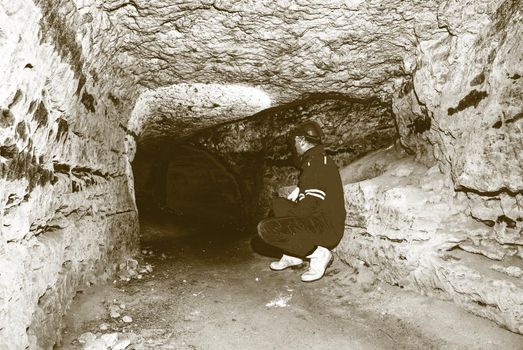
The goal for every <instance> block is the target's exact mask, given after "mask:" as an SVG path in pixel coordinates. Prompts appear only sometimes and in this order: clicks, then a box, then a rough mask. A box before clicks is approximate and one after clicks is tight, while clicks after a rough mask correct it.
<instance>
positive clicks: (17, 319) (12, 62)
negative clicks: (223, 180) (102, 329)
mask: <svg viewBox="0 0 523 350" xmlns="http://www.w3.org/2000/svg"><path fill="white" fill-rule="evenodd" d="M69 7H70V5H69ZM66 9H67V7H64V8H63V10H66ZM41 11H42V9H39V8H37V7H36V6H35V4H34V3H33V2H32V1H2V2H1V3H0V47H1V51H2V55H1V56H0V80H1V81H2V89H1V90H0V108H1V115H0V123H1V127H0V227H1V228H0V230H1V240H0V339H2V340H1V341H0V348H2V349H24V348H27V347H29V348H31V349H39V348H41V349H49V348H52V347H53V345H54V344H55V341H56V340H57V338H58V337H59V334H60V332H61V327H60V326H61V318H62V315H63V314H64V312H65V311H66V310H67V308H68V306H69V304H70V301H71V300H72V298H73V296H74V295H75V293H76V291H77V290H79V289H83V288H86V287H88V286H89V285H90V284H92V283H94V282H96V281H99V280H101V279H104V278H106V277H107V276H108V275H109V274H110V273H112V272H113V271H114V265H113V264H116V263H117V262H118V261H119V260H120V259H122V258H123V257H125V256H127V255H129V254H130V252H131V250H132V248H133V241H136V234H137V225H138V224H137V216H136V210H135V207H134V198H133V197H134V194H133V193H132V172H131V169H130V164H129V160H128V158H129V156H130V155H131V153H130V152H128V151H131V152H132V150H131V149H129V147H127V148H126V138H125V136H126V132H125V131H124V130H123V129H122V128H121V127H119V123H118V121H117V118H115V116H117V114H118V113H117V111H116V109H115V108H114V106H113V105H112V103H111V102H109V101H107V100H106V99H104V98H103V96H100V95H99V89H98V86H97V85H96V83H95V81H94V78H93V77H92V75H91V74H90V73H87V72H86V71H87V70H86V68H85V66H86V63H85V62H84V60H83V59H82V55H81V52H80V51H81V50H80V48H79V47H78V46H77V45H78V44H77V43H76V41H75V36H74V34H72V35H71V31H70V30H69V28H68V27H67V25H66V18H65V16H63V15H58V14H55V15H53V16H52V17H51V15H49V16H48V17H45V15H44V16H42V12H41ZM43 11H44V13H45V9H43ZM49 26H55V27H54V28H55V29H51V28H50V27H49ZM53 30H56V32H53ZM58 31H60V32H58ZM53 33H54V34H55V35H57V36H58V37H53ZM88 76H89V78H88ZM131 145H132V142H131V143H128V146H131Z"/></svg>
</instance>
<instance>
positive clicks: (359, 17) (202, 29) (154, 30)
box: [62, 0, 444, 136]
mask: <svg viewBox="0 0 523 350" xmlns="http://www.w3.org/2000/svg"><path fill="white" fill-rule="evenodd" d="M62 1H63V0H62ZM441 2H442V1H425V0H419V1H415V0H411V1H404V0H387V1H385V0H343V1H341V0H332V1H324V0H301V1H292V0H278V1H274V0H265V1H260V0H256V1H254V0H251V1H247V0H241V1H234V0H230V1H220V0H215V1H212V0H201V1H172V0H170V1H169V0H155V1H149V0H107V1H102V0H76V1H75V2H74V3H75V6H76V10H75V11H76V12H77V13H78V14H79V21H78V23H76V24H75V25H77V32H78V33H77V40H78V39H79V37H80V38H81V42H82V47H83V50H84V55H86V56H87V60H88V61H90V62H91V65H92V66H94V67H95V68H96V70H97V71H98V72H99V73H100V76H102V77H105V79H116V76H117V75H115V74H113V73H114V71H115V70H116V69H117V70H118V72H120V73H119V76H121V77H125V79H123V80H122V81H121V82H120V83H119V84H114V82H113V83H112V84H111V85H112V86H115V85H117V86H119V89H120V93H121V94H123V93H124V92H125V93H127V94H137V96H136V99H135V101H136V100H138V101H139V103H137V109H136V110H135V111H134V113H133V118H132V119H133V120H131V129H132V127H133V125H135V126H136V125H140V126H141V129H136V130H133V131H134V132H136V133H137V134H140V133H142V132H144V133H146V134H148V135H149V136H151V135H152V136H154V134H155V133H161V132H163V131H162V130H158V129H157V128H156V131H154V130H155V126H154V125H155V123H156V122H154V120H156V121H158V120H159V119H162V117H166V116H167V117H168V118H171V119H172V115H173V114H174V115H176V114H182V113H177V112H174V113H171V115H169V114H165V113H164V112H162V111H165V110H168V109H170V110H176V109H179V107H180V106H181V104H180V100H185V99H186V98H185V97H184V96H182V97H180V95H177V94H178V92H179V91H182V90H184V89H186V88H187V84H199V86H200V88H201V87H202V85H203V84H209V85H210V86H211V87H212V88H208V89H207V92H208V93H209V92H210V91H212V90H213V89H214V90H215V91H216V94H217V96H218V97H216V98H217V99H218V100H220V98H221V97H219V96H223V94H224V92H223V91H224V90H229V87H230V86H246V87H249V88H252V89H257V90H258V91H259V94H258V95H263V98H262V100H263V101H264V102H263V103H260V98H259V96H258V97H256V99H255V100H256V101H254V102H253V103H252V104H250V103H246V104H245V109H244V110H242V108H241V106H239V105H238V103H237V101H232V102H231V104H227V103H226V102H225V103H224V101H223V99H221V100H220V101H219V102H216V103H214V102H211V104H212V105H219V106H220V107H222V108H221V110H222V111H221V112H220V111H218V112H216V113H215V114H214V115H219V117H217V118H206V119H207V121H206V125H207V126H209V125H212V124H213V123H221V122H223V121H224V120H234V119H238V118H243V117H245V116H246V115H250V114H254V113H255V112H258V111H260V110H263V109H265V108H267V107H268V106H267V105H266V104H269V105H270V106H276V105H281V104H284V103H288V102H291V101H294V100H296V99H298V98H303V97H306V96H307V95H309V94H314V93H339V94H344V95H348V96H353V97H362V98H366V97H371V96H373V97H376V96H377V97H380V98H381V99H383V100H387V99H389V98H390V96H391V94H392V92H393V91H395V90H396V89H398V87H399V85H400V84H401V82H402V81H403V79H404V77H405V76H408V75H409V74H410V73H412V71H413V69H414V68H415V65H416V58H415V57H416V47H417V45H418V43H419V41H420V40H423V38H424V37H425V36H428V35H430V34H431V33H433V32H434V31H438V30H444V29H441V28H438V21H437V10H438V5H439V3H441ZM180 84H182V85H181V88H179V87H177V86H178V85H180ZM217 87H218V88H217ZM198 90H200V91H201V89H198ZM208 93H207V95H206V96H205V100H206V101H207V102H208V101H209V99H211V100H212V99H213V97H212V96H209V94H208ZM181 94H182V95H184V94H185V92H181ZM247 94H249V93H247ZM138 95H141V99H140V98H138ZM147 98H150V99H149V101H147V100H146V99H147ZM161 99H163V100H164V101H163V102H161V103H158V101H159V100H161ZM191 103H192V105H190V104H189V105H185V106H183V108H184V109H183V110H182V112H183V113H186V112H187V109H188V108H189V107H190V106H193V105H198V98H197V97H196V98H193V99H192V100H191ZM205 103H206V102H202V104H205ZM144 106H145V107H144ZM192 108H193V107H191V109H192ZM194 109H196V110H198V108H194ZM188 113H189V114H190V113H191V112H190V111H189V112H188ZM198 118H199V117H198V113H197V115H196V116H194V115H193V116H191V117H190V118H189V121H188V124H187V125H188V126H187V125H186V127H182V129H187V130H185V131H183V132H182V134H184V135H185V134H186V131H190V129H191V126H192V125H193V124H192V121H191V120H196V119H198ZM149 120H151V121H153V122H152V126H150V127H149V128H147V124H148V121H149ZM171 124H172V125H178V127H179V123H178V122H173V123H171ZM182 124H183V122H182ZM197 124H198V123H197ZM200 124H201V123H200ZM198 125H199V124H198ZM198 125H196V127H199V126H198ZM164 126H165V125H164ZM147 130H149V131H151V132H149V131H147ZM173 130H174V129H173ZM176 130H177V129H176ZM164 131H165V130H164Z"/></svg>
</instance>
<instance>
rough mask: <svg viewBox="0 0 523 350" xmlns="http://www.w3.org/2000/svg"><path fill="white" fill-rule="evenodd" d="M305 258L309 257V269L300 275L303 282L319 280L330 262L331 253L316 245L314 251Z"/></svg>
mask: <svg viewBox="0 0 523 350" xmlns="http://www.w3.org/2000/svg"><path fill="white" fill-rule="evenodd" d="M307 258H309V259H311V260H310V264H309V271H307V272H305V273H304V274H303V275H301V280H302V281H303V282H313V281H316V280H319V279H320V278H322V277H323V275H324V274H325V269H326V268H327V267H328V266H329V265H330V264H331V263H332V253H331V251H330V250H328V249H327V248H324V247H320V246H318V248H316V250H315V251H314V253H312V254H311V255H309V256H308V257H307Z"/></svg>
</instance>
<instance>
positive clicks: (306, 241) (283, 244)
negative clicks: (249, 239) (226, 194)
mask: <svg viewBox="0 0 523 350" xmlns="http://www.w3.org/2000/svg"><path fill="white" fill-rule="evenodd" d="M258 235H259V236H260V237H261V238H262V239H263V240H264V241H265V242H266V243H268V244H270V245H272V246H274V247H277V248H279V249H281V250H283V252H284V253H285V254H287V255H291V256H295V257H299V258H305V257H306V256H307V255H309V254H311V253H312V252H313V251H314V250H315V249H316V248H317V247H318V246H322V247H325V248H328V249H333V248H334V247H336V246H337V245H338V243H339V241H340V237H339V235H337V234H335V230H334V229H333V228H332V226H331V225H330V224H329V222H328V220H327V219H326V218H325V217H324V215H322V214H317V215H312V216H310V217H297V216H283V217H274V218H269V219H265V220H263V221H261V222H260V223H259V224H258Z"/></svg>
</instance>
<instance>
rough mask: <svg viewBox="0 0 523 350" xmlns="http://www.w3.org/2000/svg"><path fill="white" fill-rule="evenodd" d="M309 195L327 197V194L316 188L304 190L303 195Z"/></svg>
mask: <svg viewBox="0 0 523 350" xmlns="http://www.w3.org/2000/svg"><path fill="white" fill-rule="evenodd" d="M309 193H316V194H319V195H322V196H323V197H325V196H327V194H326V193H325V192H323V191H322V190H318V189H317V188H311V189H308V190H305V194H309Z"/></svg>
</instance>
